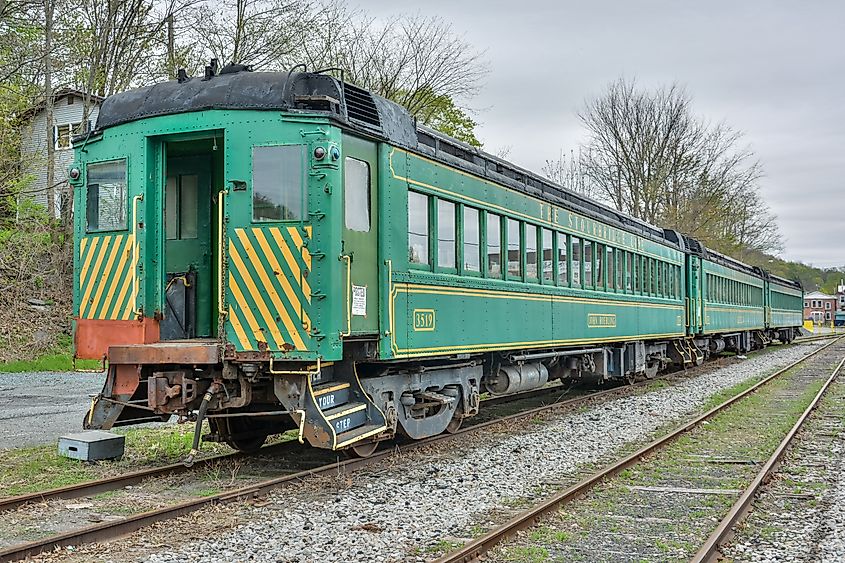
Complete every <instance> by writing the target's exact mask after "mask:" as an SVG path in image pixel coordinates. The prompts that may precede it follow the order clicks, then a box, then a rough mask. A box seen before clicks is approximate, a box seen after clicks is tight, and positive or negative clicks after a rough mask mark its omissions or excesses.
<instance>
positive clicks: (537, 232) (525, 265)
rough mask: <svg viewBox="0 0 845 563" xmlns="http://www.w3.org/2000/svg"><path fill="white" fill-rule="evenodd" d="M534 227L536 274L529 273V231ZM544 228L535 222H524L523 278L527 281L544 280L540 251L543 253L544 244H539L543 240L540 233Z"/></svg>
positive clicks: (538, 281)
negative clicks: (530, 274)
mask: <svg viewBox="0 0 845 563" xmlns="http://www.w3.org/2000/svg"><path fill="white" fill-rule="evenodd" d="M531 228H533V229H534V271H535V272H536V273H537V274H536V275H535V276H529V275H528V241H529V236H528V231H529V230H530V229H531ZM542 230H543V229H542V228H541V227H538V226H537V225H535V224H533V223H525V222H523V223H522V247H523V254H524V258H523V278H524V280H525V282H526V283H541V280H542V272H541V271H540V263H541V261H540V253H541V246H542V244H538V243H540V242H542V241H541V239H540V233H541V232H542Z"/></svg>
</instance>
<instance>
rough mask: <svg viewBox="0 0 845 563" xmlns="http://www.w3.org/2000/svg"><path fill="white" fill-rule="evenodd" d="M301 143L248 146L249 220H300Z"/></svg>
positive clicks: (302, 200)
mask: <svg viewBox="0 0 845 563" xmlns="http://www.w3.org/2000/svg"><path fill="white" fill-rule="evenodd" d="M304 155H305V146H304V145H276V146H270V147H253V148H252V220H253V221H301V220H303V219H304V218H305V217H306V200H305V193H304V186H305V181H304V179H305V177H304V174H305V173H304V167H303V165H302V161H303V160H304V158H305V157H304Z"/></svg>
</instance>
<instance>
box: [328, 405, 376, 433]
mask: <svg viewBox="0 0 845 563" xmlns="http://www.w3.org/2000/svg"><path fill="white" fill-rule="evenodd" d="M323 416H325V417H326V420H327V421H328V422H329V424H330V425H331V426H332V427H333V428H334V431H335V434H337V435H339V434H342V433H344V432H348V431H350V430H353V429H355V428H358V427H359V426H363V425H364V424H366V423H367V405H366V404H365V403H348V404H346V405H342V406H339V407H335V408H333V409H328V410H325V411H323Z"/></svg>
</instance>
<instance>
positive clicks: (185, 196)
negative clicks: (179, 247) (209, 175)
mask: <svg viewBox="0 0 845 563" xmlns="http://www.w3.org/2000/svg"><path fill="white" fill-rule="evenodd" d="M198 183H199V177H198V176H197V175H196V174H180V175H178V176H168V177H167V185H166V186H165V189H164V235H165V238H166V239H167V240H187V239H195V238H197V215H198V204H197V186H198Z"/></svg>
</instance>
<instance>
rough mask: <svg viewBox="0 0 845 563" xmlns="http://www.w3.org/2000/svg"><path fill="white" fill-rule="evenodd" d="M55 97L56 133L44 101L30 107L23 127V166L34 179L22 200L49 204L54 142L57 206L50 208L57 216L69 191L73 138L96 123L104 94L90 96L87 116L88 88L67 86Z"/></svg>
mask: <svg viewBox="0 0 845 563" xmlns="http://www.w3.org/2000/svg"><path fill="white" fill-rule="evenodd" d="M54 99H55V101H54V103H53V123H54V125H53V131H52V135H49V134H48V131H47V112H46V110H45V103H44V102H42V103H41V104H39V105H37V106H35V107H34V108H32V109H30V110H29V112H28V113H27V114H26V115H25V123H24V125H23V127H22V129H21V163H22V167H21V168H22V172H23V174H25V175H28V176H30V177H32V181H31V182H30V183H29V184H28V185H27V187H26V188H25V189H24V190H23V191H22V192H21V194H20V198H21V200H23V199H27V198H29V199H32V200H33V201H34V202H36V203H39V204H41V205H43V206H44V207H47V191H48V187H49V186H47V143H48V142H49V143H53V147H54V149H55V161H54V163H53V188H54V193H55V209H52V210H50V211H51V213H52V215H53V216H54V217H59V216H60V214H61V210H62V206H63V205H64V201H65V200H67V198H68V194H69V190H68V183H67V168H68V166H69V165H70V163H71V162H72V161H73V150H72V146H71V138H72V137H73V136H74V135H76V134H78V133H81V132H83V131H88V130H90V127H89V124H91V125H93V124H94V123H96V121H97V115H98V113H99V110H100V104H101V103H102V101H103V98H101V97H99V96H94V95H92V96H90V104H91V107H90V109H89V111H88V117H87V119H85V120H83V117H84V115H85V93H84V92H80V91H79V90H73V89H70V88H64V89H62V90H58V91H57V92H56V94H55V97H54ZM83 121H84V122H83Z"/></svg>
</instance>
